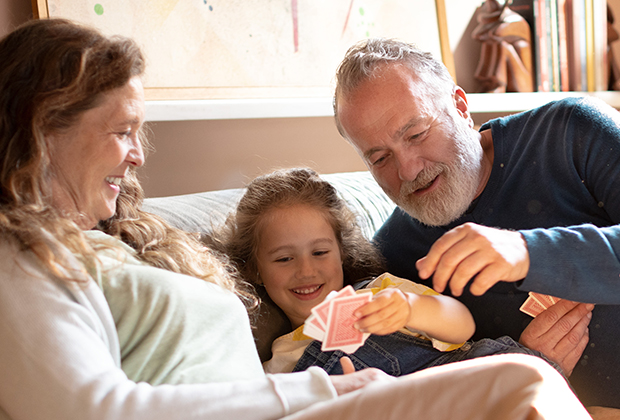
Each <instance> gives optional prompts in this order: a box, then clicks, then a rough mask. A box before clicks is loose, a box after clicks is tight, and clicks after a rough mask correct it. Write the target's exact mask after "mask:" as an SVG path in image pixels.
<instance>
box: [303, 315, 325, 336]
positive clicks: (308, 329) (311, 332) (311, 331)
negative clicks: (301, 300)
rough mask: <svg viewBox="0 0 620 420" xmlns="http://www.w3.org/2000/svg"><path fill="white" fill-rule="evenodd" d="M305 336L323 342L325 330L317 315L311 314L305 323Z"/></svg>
mask: <svg viewBox="0 0 620 420" xmlns="http://www.w3.org/2000/svg"><path fill="white" fill-rule="evenodd" d="M304 334H305V335H307V336H308V337H311V338H314V339H315V340H319V341H323V338H324V337H325V328H323V326H322V325H321V323H320V321H319V319H318V318H317V316H316V315H314V314H311V315H310V316H309V317H308V318H307V319H306V322H304Z"/></svg>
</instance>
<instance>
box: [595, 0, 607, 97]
mask: <svg viewBox="0 0 620 420" xmlns="http://www.w3.org/2000/svg"><path fill="white" fill-rule="evenodd" d="M592 21H593V22H592V27H593V31H592V32H593V37H594V54H593V59H594V63H595V64H594V90H595V91H601V90H607V87H608V86H607V85H608V84H609V79H608V67H607V65H605V63H607V1H606V0H592Z"/></svg>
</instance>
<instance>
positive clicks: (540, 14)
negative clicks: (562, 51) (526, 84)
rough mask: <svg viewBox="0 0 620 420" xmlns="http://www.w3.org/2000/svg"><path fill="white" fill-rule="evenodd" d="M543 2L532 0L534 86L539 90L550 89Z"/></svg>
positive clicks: (545, 17) (545, 90) (543, 0)
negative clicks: (534, 63)
mask: <svg viewBox="0 0 620 420" xmlns="http://www.w3.org/2000/svg"><path fill="white" fill-rule="evenodd" d="M545 2H546V0H534V22H535V25H536V27H535V38H534V42H535V47H536V48H535V50H536V55H535V62H536V87H537V90H538V91H539V92H550V91H551V85H550V83H549V52H548V43H547V14H546V7H545Z"/></svg>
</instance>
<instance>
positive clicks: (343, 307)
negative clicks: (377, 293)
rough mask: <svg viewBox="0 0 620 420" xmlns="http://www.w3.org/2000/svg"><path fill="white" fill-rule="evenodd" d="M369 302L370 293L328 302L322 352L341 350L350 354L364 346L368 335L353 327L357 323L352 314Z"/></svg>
mask: <svg viewBox="0 0 620 420" xmlns="http://www.w3.org/2000/svg"><path fill="white" fill-rule="evenodd" d="M371 300H372V293H360V294H355V295H353V296H346V297H337V298H334V299H331V300H330V302H329V316H328V320H327V327H326V329H325V338H324V340H323V345H322V347H321V350H322V351H331V350H342V351H343V352H345V353H349V354H350V353H354V352H355V350H357V349H358V348H359V347H360V346H361V345H363V344H364V341H366V338H368V334H364V333H362V332H360V331H359V330H358V329H356V328H355V327H354V326H353V324H354V323H355V321H357V318H356V317H355V316H354V315H353V313H354V312H355V311H356V310H357V308H359V307H360V306H362V305H364V304H366V303H368V302H370V301H371Z"/></svg>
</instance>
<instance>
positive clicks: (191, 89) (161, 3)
mask: <svg viewBox="0 0 620 420" xmlns="http://www.w3.org/2000/svg"><path fill="white" fill-rule="evenodd" d="M33 8H34V14H35V16H37V17H39V18H48V17H62V18H67V19H71V20H75V21H79V22H82V23H85V24H88V25H91V26H94V27H97V28H98V29H100V30H101V31H102V32H104V33H105V34H108V35H110V34H120V35H124V36H129V37H131V38H133V39H135V40H136V41H137V42H138V43H139V44H140V45H141V47H142V49H143V51H144V53H145V55H146V59H147V74H146V78H145V88H146V90H145V92H146V99H147V100H178V99H184V100H187V99H241V98H243V99H257V98H318V97H331V95H332V90H333V78H334V73H335V70H336V67H337V66H338V63H339V62H340V60H341V59H342V57H343V56H344V54H345V52H346V50H347V49H348V48H349V47H350V46H351V45H352V44H353V43H355V42H356V41H358V40H360V39H363V38H367V37H374V36H381V37H394V38H399V39H403V40H406V41H409V42H413V43H415V44H416V45H418V47H420V48H421V49H423V50H426V51H429V52H431V53H432V54H434V55H436V56H437V57H438V58H440V57H441V58H442V59H443V60H444V63H446V65H447V66H448V68H449V69H450V70H451V72H452V74H453V75H454V71H453V67H454V64H453V62H452V55H451V53H450V47H449V43H448V39H447V25H446V19H445V5H444V0H435V1H429V0H381V1H378V0H183V1H179V0H131V1H127V0H33Z"/></svg>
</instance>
